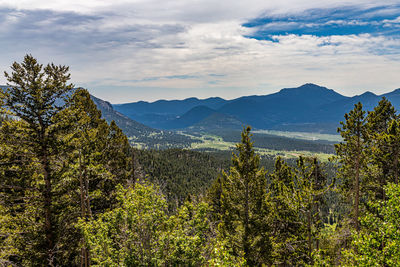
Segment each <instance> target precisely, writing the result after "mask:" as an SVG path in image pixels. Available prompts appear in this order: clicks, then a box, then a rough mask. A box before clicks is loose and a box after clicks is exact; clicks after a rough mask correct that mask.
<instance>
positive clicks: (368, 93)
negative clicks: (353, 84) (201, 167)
mask: <svg viewBox="0 0 400 267" xmlns="http://www.w3.org/2000/svg"><path fill="white" fill-rule="evenodd" d="M360 96H362V97H376V96H377V95H376V94H374V93H372V92H370V91H366V92H365V93H363V94H361V95H360Z"/></svg>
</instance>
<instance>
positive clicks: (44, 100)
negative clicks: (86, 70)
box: [2, 55, 72, 265]
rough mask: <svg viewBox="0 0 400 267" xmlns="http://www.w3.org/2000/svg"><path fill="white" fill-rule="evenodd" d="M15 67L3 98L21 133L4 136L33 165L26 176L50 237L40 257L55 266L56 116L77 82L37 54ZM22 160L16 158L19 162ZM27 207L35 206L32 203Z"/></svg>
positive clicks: (46, 237)
mask: <svg viewBox="0 0 400 267" xmlns="http://www.w3.org/2000/svg"><path fill="white" fill-rule="evenodd" d="M11 69H12V72H11V74H8V73H7V72H5V77H6V78H7V80H8V82H9V87H8V88H7V89H6V90H5V92H4V95H3V96H2V102H3V103H4V106H5V108H6V109H7V110H8V111H9V112H10V113H11V114H12V115H13V116H14V118H17V120H15V121H13V122H10V123H9V124H8V125H7V126H4V127H6V128H7V127H8V128H10V127H11V128H12V127H15V128H16V129H15V130H16V133H17V134H16V136H12V135H8V134H10V132H8V131H7V130H4V131H3V134H7V135H8V136H4V138H5V139H7V138H9V140H8V142H7V143H8V144H10V146H8V147H9V148H10V147H15V148H19V149H18V151H20V152H21V154H20V155H19V156H20V157H19V159H23V160H24V163H25V164H27V165H29V166H30V170H31V173H30V175H29V176H27V177H29V178H27V177H21V178H20V179H27V180H30V181H29V182H28V184H29V186H30V187H31V189H32V190H33V191H35V192H39V194H40V196H36V199H37V200H38V201H39V202H40V207H41V210H40V211H39V213H40V216H42V217H44V220H43V222H42V227H41V230H40V231H39V232H40V233H41V234H42V235H43V237H44V238H43V239H44V240H43V242H42V241H38V244H37V246H38V248H37V249H38V253H39V254H40V255H41V257H39V258H41V260H42V261H40V260H39V262H41V264H48V265H55V264H56V258H55V257H56V256H55V253H56V243H57V240H56V239H57V237H56V236H57V234H56V227H55V225H54V211H53V208H54V207H53V203H54V199H53V193H54V191H53V186H54V183H55V182H56V180H57V179H58V177H57V172H56V166H54V164H52V159H53V158H54V157H55V156H56V153H57V140H56V137H55V136H56V134H57V132H58V130H59V129H58V127H57V125H56V123H55V121H54V118H55V116H56V115H57V114H58V113H59V112H60V111H61V110H62V109H63V108H64V106H65V101H60V100H61V99H64V98H65V96H66V95H67V94H68V93H69V92H70V91H71V90H72V84H67V82H68V80H69V79H70V75H69V74H68V67H66V66H56V65H54V64H48V65H47V66H45V67H44V68H43V65H41V64H39V63H38V62H37V60H36V59H35V58H33V57H32V56H31V55H26V56H25V58H24V61H23V62H22V63H21V64H20V63H17V62H14V63H13V65H12V66H11ZM2 127H3V126H2ZM12 142H14V144H12ZM19 159H14V160H13V162H14V163H15V160H19ZM18 166H19V167H22V166H23V165H21V164H18ZM23 168H26V166H24V167H23ZM8 170H10V168H9V169H8ZM16 176H19V174H16ZM17 179H18V178H17ZM20 182H21V180H19V181H18V180H14V181H10V186H17V184H20ZM18 186H19V185H18ZM22 191H23V190H22ZM27 205H35V204H34V203H32V202H30V203H28V204H27ZM28 208H29V207H25V209H28Z"/></svg>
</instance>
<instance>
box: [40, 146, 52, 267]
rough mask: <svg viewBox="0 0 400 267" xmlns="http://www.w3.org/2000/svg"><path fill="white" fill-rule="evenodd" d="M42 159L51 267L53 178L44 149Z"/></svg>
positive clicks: (46, 228) (47, 246)
mask: <svg viewBox="0 0 400 267" xmlns="http://www.w3.org/2000/svg"><path fill="white" fill-rule="evenodd" d="M43 152H44V153H43V157H42V166H43V179H44V182H45V189H44V192H43V196H44V213H45V226H44V230H45V235H46V249H47V263H48V265H49V266H54V255H53V253H54V251H53V250H54V233H53V218H52V212H51V203H52V192H51V177H50V175H49V172H50V170H49V160H48V156H47V151H46V150H45V149H44V151H43Z"/></svg>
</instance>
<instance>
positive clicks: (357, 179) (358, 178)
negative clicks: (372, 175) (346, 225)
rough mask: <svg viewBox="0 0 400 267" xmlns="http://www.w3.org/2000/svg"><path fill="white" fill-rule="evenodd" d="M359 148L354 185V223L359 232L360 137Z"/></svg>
mask: <svg viewBox="0 0 400 267" xmlns="http://www.w3.org/2000/svg"><path fill="white" fill-rule="evenodd" d="M357 147H358V153H357V156H356V166H355V167H356V177H355V183H354V193H355V199H354V223H355V227H356V231H357V232H358V231H359V230H360V226H359V222H358V215H359V210H358V206H359V202H360V153H361V148H360V137H359V136H358V138H357Z"/></svg>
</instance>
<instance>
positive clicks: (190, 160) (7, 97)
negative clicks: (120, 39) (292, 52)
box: [0, 55, 400, 267]
mask: <svg viewBox="0 0 400 267" xmlns="http://www.w3.org/2000/svg"><path fill="white" fill-rule="evenodd" d="M4 75H5V78H6V80H7V81H8V84H7V87H6V88H4V89H3V90H1V91H0V266H85V267H87V266H400V220H399V218H400V185H399V178H400V177H399V175H400V162H399V157H400V116H399V115H398V113H397V112H396V110H395V108H394V106H393V105H392V104H391V103H390V102H389V101H388V100H387V99H386V98H382V99H381V100H380V102H379V103H378V105H377V106H375V108H374V109H373V110H370V111H367V110H365V109H363V103H361V102H359V103H358V104H356V105H354V106H353V109H351V110H348V112H347V113H346V114H343V120H342V122H340V127H339V128H338V133H339V134H340V135H341V140H342V141H340V142H337V143H336V144H335V145H334V154H332V156H331V157H330V159H329V161H322V160H321V159H319V158H318V157H314V156H298V157H297V158H296V159H287V158H285V157H280V156H277V157H274V158H272V157H271V158H267V159H266V158H261V157H260V155H259V154H258V153H257V151H256V150H255V149H254V145H256V143H255V142H254V141H253V139H252V136H253V135H252V132H253V130H252V129H251V127H250V126H245V127H243V131H242V132H241V139H240V142H238V143H237V144H236V148H235V149H234V150H233V151H232V153H230V154H229V155H228V156H226V155H225V156H223V155H222V154H218V153H206V152H199V151H193V150H189V149H178V148H172V149H164V150H156V149H150V150H149V149H147V150H146V149H140V148H137V147H134V146H132V145H133V144H134V142H135V140H129V139H128V137H127V136H125V134H124V133H123V131H122V130H121V129H120V128H119V127H118V126H117V124H116V123H115V122H114V121H111V123H108V122H107V121H106V120H105V119H104V118H103V117H102V113H101V111H100V110H99V109H98V107H97V106H96V104H95V103H94V102H93V100H92V98H91V95H90V94H89V92H88V91H87V90H86V89H83V88H76V87H75V86H74V85H73V84H71V83H70V73H69V68H68V67H66V66H63V65H54V64H47V65H42V64H41V63H39V62H38V61H37V59H35V58H34V57H33V56H31V55H26V56H25V58H24V60H23V61H22V62H20V63H17V62H14V63H13V64H12V66H11V71H9V72H5V73H4Z"/></svg>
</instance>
